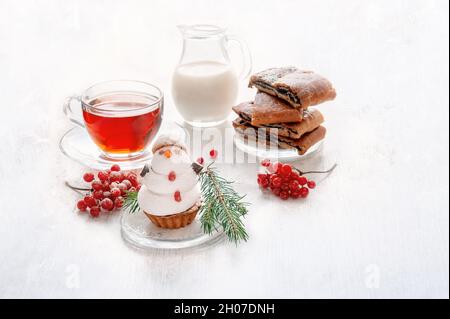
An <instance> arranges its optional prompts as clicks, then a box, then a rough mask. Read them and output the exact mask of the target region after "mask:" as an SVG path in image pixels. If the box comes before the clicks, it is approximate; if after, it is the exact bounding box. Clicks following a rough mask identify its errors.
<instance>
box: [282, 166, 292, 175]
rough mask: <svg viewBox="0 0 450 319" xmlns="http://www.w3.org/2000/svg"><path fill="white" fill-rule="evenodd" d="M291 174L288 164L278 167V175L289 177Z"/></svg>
mask: <svg viewBox="0 0 450 319" xmlns="http://www.w3.org/2000/svg"><path fill="white" fill-rule="evenodd" d="M291 173H292V167H291V165H288V164H283V165H282V166H281V167H280V174H281V175H282V176H284V177H289V175H290V174H291Z"/></svg>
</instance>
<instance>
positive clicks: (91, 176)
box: [83, 173, 94, 183]
mask: <svg viewBox="0 0 450 319" xmlns="http://www.w3.org/2000/svg"><path fill="white" fill-rule="evenodd" d="M83 179H84V181H85V182H88V183H90V182H92V181H93V180H94V174H92V173H86V174H84V175H83Z"/></svg>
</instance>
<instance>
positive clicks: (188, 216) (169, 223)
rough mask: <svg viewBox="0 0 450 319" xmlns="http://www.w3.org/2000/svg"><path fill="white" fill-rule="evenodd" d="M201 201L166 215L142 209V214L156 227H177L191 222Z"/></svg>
mask: <svg viewBox="0 0 450 319" xmlns="http://www.w3.org/2000/svg"><path fill="white" fill-rule="evenodd" d="M200 206H201V203H200V202H198V203H196V204H195V205H194V206H192V207H191V208H189V209H188V210H186V211H184V212H181V213H177V214H173V215H167V216H157V215H153V214H151V213H149V212H146V211H144V214H145V215H146V216H147V217H148V219H150V221H151V222H152V223H153V224H155V225H156V226H158V227H161V228H168V229H177V228H181V227H185V226H187V225H189V224H190V223H192V221H193V220H194V219H195V216H197V213H198V211H199V209H200Z"/></svg>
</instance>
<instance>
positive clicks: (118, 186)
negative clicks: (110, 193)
mask: <svg viewBox="0 0 450 319" xmlns="http://www.w3.org/2000/svg"><path fill="white" fill-rule="evenodd" d="M117 188H118V189H120V192H121V193H122V195H125V193H126V192H127V189H128V188H127V185H125V184H124V183H119V184H118V185H117Z"/></svg>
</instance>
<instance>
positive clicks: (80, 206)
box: [77, 199, 87, 212]
mask: <svg viewBox="0 0 450 319" xmlns="http://www.w3.org/2000/svg"><path fill="white" fill-rule="evenodd" d="M77 208H78V210H79V211H80V212H85V211H86V209H87V205H86V203H85V202H84V200H82V199H80V200H79V201H78V203H77Z"/></svg>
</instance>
